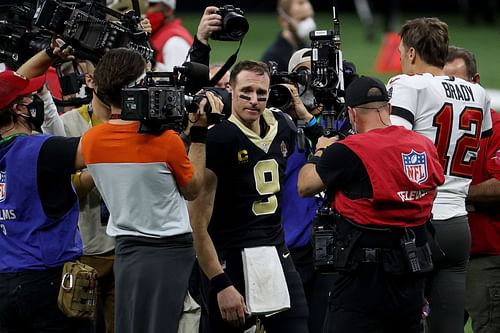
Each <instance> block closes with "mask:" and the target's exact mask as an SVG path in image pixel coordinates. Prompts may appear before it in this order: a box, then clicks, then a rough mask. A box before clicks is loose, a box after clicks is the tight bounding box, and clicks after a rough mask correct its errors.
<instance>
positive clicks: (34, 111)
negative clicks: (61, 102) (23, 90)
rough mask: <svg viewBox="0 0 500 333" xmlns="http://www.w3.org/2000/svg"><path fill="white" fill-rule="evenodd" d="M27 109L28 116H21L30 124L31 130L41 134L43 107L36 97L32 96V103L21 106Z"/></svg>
mask: <svg viewBox="0 0 500 333" xmlns="http://www.w3.org/2000/svg"><path fill="white" fill-rule="evenodd" d="M23 105H24V106H26V108H27V109H28V115H22V116H23V117H24V118H25V119H26V120H27V121H28V123H29V124H30V126H31V129H32V130H34V131H37V132H40V133H42V124H43V119H44V111H45V106H44V104H43V101H42V99H41V98H40V97H38V96H37V95H35V96H33V102H31V103H30V104H23Z"/></svg>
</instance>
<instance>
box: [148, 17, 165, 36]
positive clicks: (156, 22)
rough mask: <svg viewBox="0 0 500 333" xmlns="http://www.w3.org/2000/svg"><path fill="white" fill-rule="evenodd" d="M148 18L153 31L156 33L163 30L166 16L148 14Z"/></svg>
mask: <svg viewBox="0 0 500 333" xmlns="http://www.w3.org/2000/svg"><path fill="white" fill-rule="evenodd" d="M146 18H147V19H148V20H149V22H150V23H151V31H152V33H155V32H156V31H158V29H160V28H161V26H162V25H163V22H164V21H165V16H164V15H163V13H162V12H153V13H146Z"/></svg>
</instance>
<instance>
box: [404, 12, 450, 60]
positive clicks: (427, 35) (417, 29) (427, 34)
mask: <svg viewBox="0 0 500 333" xmlns="http://www.w3.org/2000/svg"><path fill="white" fill-rule="evenodd" d="M399 35H400V36H401V40H402V41H403V45H404V46H405V48H407V49H408V48H411V47H413V48H414V49H415V50H416V52H417V54H418V55H419V56H420V57H421V58H422V59H423V60H424V61H425V62H426V63H427V64H429V65H431V66H436V67H439V68H443V67H444V64H445V63H446V56H447V55H448V43H449V38H448V25H447V24H446V23H445V22H443V21H441V20H440V19H438V18H436V17H423V18H416V19H413V20H409V21H406V23H405V24H404V25H403V26H402V27H401V31H400V32H399Z"/></svg>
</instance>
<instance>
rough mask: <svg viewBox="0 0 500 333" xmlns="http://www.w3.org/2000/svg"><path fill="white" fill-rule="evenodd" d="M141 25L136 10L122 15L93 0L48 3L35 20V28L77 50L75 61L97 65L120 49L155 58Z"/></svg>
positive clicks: (36, 15)
mask: <svg viewBox="0 0 500 333" xmlns="http://www.w3.org/2000/svg"><path fill="white" fill-rule="evenodd" d="M106 15H109V16H110V17H113V18H114V19H115V20H110V19H107V18H106ZM139 22H140V16H139V15H138V14H136V13H135V12H134V11H129V12H127V13H126V14H121V13H120V12H117V11H114V10H112V9H109V8H107V7H106V6H104V5H101V4H100V3H98V2H95V1H90V0H86V1H80V2H64V3H63V2H59V1H56V0H45V1H44V2H43V3H42V5H41V6H40V7H38V8H37V10H36V12H35V14H34V17H33V25H34V26H35V27H38V28H40V29H46V30H48V31H50V32H52V33H56V34H58V35H60V36H61V37H62V39H63V40H64V41H65V42H67V43H68V44H70V45H71V46H72V47H73V48H74V49H75V50H76V53H75V57H76V58H78V59H88V60H91V61H94V62H97V61H98V60H99V59H100V58H101V57H102V56H103V55H104V54H105V53H106V52H107V51H109V50H110V49H113V48H118V47H125V48H128V49H134V50H136V51H137V52H139V53H140V54H141V55H142V56H143V57H144V58H145V59H147V60H150V59H152V58H153V49H152V48H151V47H150V46H149V43H148V37H147V35H146V33H145V32H143V31H142V30H139V29H138V25H139Z"/></svg>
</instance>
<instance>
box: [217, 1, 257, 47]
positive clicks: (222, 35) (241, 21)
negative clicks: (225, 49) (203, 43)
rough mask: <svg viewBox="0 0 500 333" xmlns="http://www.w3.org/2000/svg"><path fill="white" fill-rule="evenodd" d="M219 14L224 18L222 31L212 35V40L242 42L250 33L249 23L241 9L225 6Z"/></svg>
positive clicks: (220, 9)
mask: <svg viewBox="0 0 500 333" xmlns="http://www.w3.org/2000/svg"><path fill="white" fill-rule="evenodd" d="M217 14H219V15H220V16H222V29H221V30H220V31H215V32H213V33H212V36H211V37H212V39H214V40H221V41H240V40H242V39H243V37H245V34H246V33H247V32H248V28H249V26H248V21H247V19H246V18H245V16H244V13H243V11H242V10H241V9H240V8H235V7H234V6H233V5H224V6H222V7H220V8H219V10H218V11H217Z"/></svg>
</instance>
